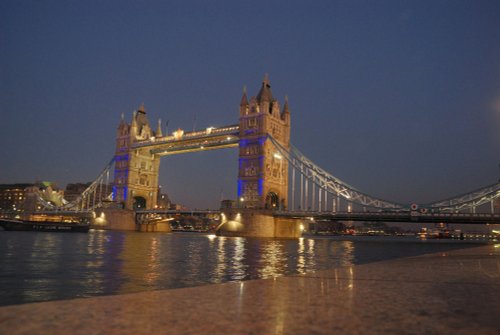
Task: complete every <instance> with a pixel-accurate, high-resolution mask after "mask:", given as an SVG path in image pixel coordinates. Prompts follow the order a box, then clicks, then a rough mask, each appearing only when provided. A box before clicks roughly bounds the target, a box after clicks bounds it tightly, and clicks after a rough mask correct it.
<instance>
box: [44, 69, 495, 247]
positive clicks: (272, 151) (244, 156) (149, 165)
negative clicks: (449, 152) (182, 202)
mask: <svg viewBox="0 0 500 335" xmlns="http://www.w3.org/2000/svg"><path fill="white" fill-rule="evenodd" d="M290 115H291V114H290V108H289V105H288V99H285V101H284V103H283V105H282V106H281V104H280V103H279V101H278V100H277V99H275V98H274V96H273V94H272V92H271V85H270V82H269V79H268V77H267V76H266V77H265V78H264V80H263V82H262V86H261V87H260V90H259V92H258V93H257V95H256V96H252V97H250V98H248V97H247V92H246V90H244V92H243V95H242V97H241V101H240V105H239V122H238V123H237V124H230V125H228V126H222V127H217V128H215V127H208V128H205V129H199V130H193V131H191V132H187V131H184V130H182V129H177V130H176V131H174V132H173V133H172V134H163V131H162V128H161V121H160V120H158V124H157V127H156V130H153V129H152V126H151V125H150V122H149V120H148V117H147V113H146V110H145V108H144V106H143V105H142V106H141V107H140V108H139V109H138V110H137V111H135V112H134V113H133V115H132V120H131V122H130V123H128V122H127V121H126V120H125V117H124V115H123V114H122V117H121V121H120V123H119V125H118V128H117V135H116V150H115V155H114V157H113V159H112V160H111V161H110V163H109V164H108V165H107V166H106V168H105V169H104V170H103V172H102V173H101V174H100V175H99V177H98V178H97V179H96V180H95V181H94V182H93V183H92V184H91V186H90V187H89V188H88V189H87V190H85V191H84V192H83V193H82V195H81V197H79V198H78V199H77V200H76V201H74V202H72V203H66V204H64V206H62V207H60V208H54V206H53V205H51V204H50V203H44V208H46V209H58V210H61V209H62V210H74V211H84V210H95V209H97V208H99V207H103V205H104V203H105V202H106V201H111V199H112V201H113V203H114V204H115V205H118V207H121V208H122V210H121V212H116V213H115V214H113V215H115V216H117V217H118V218H119V219H117V221H120V220H122V221H123V220H124V217H123V213H125V212H127V211H128V212H129V213H135V212H138V213H141V215H145V214H147V215H150V214H152V213H154V212H155V211H157V196H158V176H159V168H160V160H161V158H162V157H164V156H169V155H175V154H186V153H191V152H197V151H204V150H216V149H224V148H236V147H237V148H238V152H239V155H238V180H237V200H236V206H235V208H232V209H225V210H224V211H223V213H222V214H223V215H222V223H223V224H222V225H221V230H222V231H223V232H224V233H226V234H228V235H240V236H241V235H251V236H270V237H274V236H286V237H293V236H299V235H300V230H299V226H300V223H301V222H303V220H304V219H305V218H309V217H313V218H319V219H331V220H353V221H356V220H363V221H398V222H401V221H408V222H456V223H459V222H462V223H473V222H475V223H500V216H499V215H498V214H495V203H496V201H497V199H498V198H499V197H500V183H496V184H493V185H489V186H486V187H483V188H480V189H478V190H474V191H472V192H469V193H467V194H463V195H459V196H456V197H452V198H450V199H445V200H442V201H437V202H434V203H429V204H400V203H396V202H391V201H386V200H383V199H379V198H378V197H374V196H371V195H369V194H367V193H364V192H362V191H360V190H358V189H356V188H354V187H352V186H351V185H349V184H348V183H346V182H344V181H342V180H340V179H339V178H337V177H335V176H333V175H331V174H330V173H328V172H327V170H325V169H323V168H321V167H319V166H318V165H316V164H315V163H314V162H313V161H312V160H311V159H309V158H307V157H306V156H305V155H304V154H303V153H301V152H300V151H299V150H298V149H297V148H296V147H294V146H293V145H292V144H291V143H290V125H291V116H290ZM113 169H114V182H113V189H112V194H108V192H109V190H108V181H109V178H110V171H111V170H113ZM103 184H104V185H106V186H105V187H103ZM103 192H104V194H103ZM115 207H116V206H115ZM117 213H118V214H117ZM163 214H165V213H163ZM98 216H99V214H98ZM129 221H130V220H129ZM120 222H121V221H120Z"/></svg>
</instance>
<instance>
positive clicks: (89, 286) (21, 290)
mask: <svg viewBox="0 0 500 335" xmlns="http://www.w3.org/2000/svg"><path fill="white" fill-rule="evenodd" d="M436 242H438V243H436ZM457 242H458V243H457ZM467 246H471V244H464V243H460V242H459V241H432V242H431V241H427V242H422V241H418V240H417V239H416V238H414V237H410V238H383V237H367V238H364V239H358V240H347V241H346V240H340V239H338V238H300V239H297V240H285V239H283V240H281V239H259V238H242V237H216V236H213V235H204V234H196V233H172V234H157V233H156V234H148V233H134V232H116V231H97V230H91V231H90V232H89V233H88V234H76V233H43V232H5V231H0V269H1V273H0V288H1V289H0V305H11V304H20V303H27V302H35V301H47V300H56V299H68V298H76V297H89V296H97V295H109V294H121V293H130V292H139V291H148V290H158V289H169V288H179V287H187V286H196V285H203V284H208V283H221V282H226V281H239V280H248V279H258V278H269V277H274V276H284V275H290V274H301V273H306V272H313V271H317V270H323V269H328V268H334V267H338V266H345V265H353V264H361V263H367V262H373V261H380V260H387V259H391V258H396V257H405V256H413V255H419V254H424V253H429V252H442V251H448V250H452V249H457V248H464V247H467Z"/></svg>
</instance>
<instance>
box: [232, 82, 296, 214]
mask: <svg viewBox="0 0 500 335" xmlns="http://www.w3.org/2000/svg"><path fill="white" fill-rule="evenodd" d="M268 135H270V136H272V137H273V138H274V139H276V140H277V141H278V142H279V143H280V144H281V145H283V146H284V147H285V148H287V149H289V148H290V112H289V110H288V101H287V100H285V105H284V107H283V110H280V106H279V102H278V101H277V100H275V99H274V98H273V94H272V92H271V85H270V84H269V79H268V77H267V75H266V76H265V77H264V81H263V82H262V87H261V89H260V91H259V93H258V94H257V96H256V97H252V98H251V99H250V101H248V99H247V95H246V90H244V92H243V97H242V98H241V103H240V143H239V173H238V204H239V207H243V208H255V209H285V208H286V207H287V205H288V163H287V161H286V160H285V158H284V157H282V156H281V155H280V154H279V153H278V151H277V149H276V148H275V147H274V145H273V144H272V142H271V141H270V140H269V139H268Z"/></svg>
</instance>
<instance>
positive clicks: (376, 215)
mask: <svg viewBox="0 0 500 335" xmlns="http://www.w3.org/2000/svg"><path fill="white" fill-rule="evenodd" d="M220 213H221V211H220V210H208V209H207V210H157V209H156V210H142V211H137V212H136V214H138V215H141V214H170V215H208V214H220ZM273 215H274V216H275V217H285V218H295V219H310V218H313V220H316V221H322V220H332V221H369V222H416V223H441V222H442V223H461V224H500V214H489V213H421V212H416V211H400V212H389V211H387V212H311V211H306V212H304V211H275V212H274V213H273Z"/></svg>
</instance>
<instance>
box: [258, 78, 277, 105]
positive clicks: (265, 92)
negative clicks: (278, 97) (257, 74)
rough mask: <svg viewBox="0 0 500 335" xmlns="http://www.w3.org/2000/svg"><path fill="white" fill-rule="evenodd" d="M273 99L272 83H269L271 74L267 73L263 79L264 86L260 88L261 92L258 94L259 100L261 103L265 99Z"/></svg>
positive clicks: (268, 100) (269, 100)
mask: <svg viewBox="0 0 500 335" xmlns="http://www.w3.org/2000/svg"><path fill="white" fill-rule="evenodd" d="M273 100H274V99H273V93H272V92H271V84H270V83H269V75H268V74H267V73H266V74H265V76H264V80H263V81H262V87H261V88H260V91H259V94H257V101H258V102H259V103H261V102H263V101H267V102H271V101H273Z"/></svg>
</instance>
